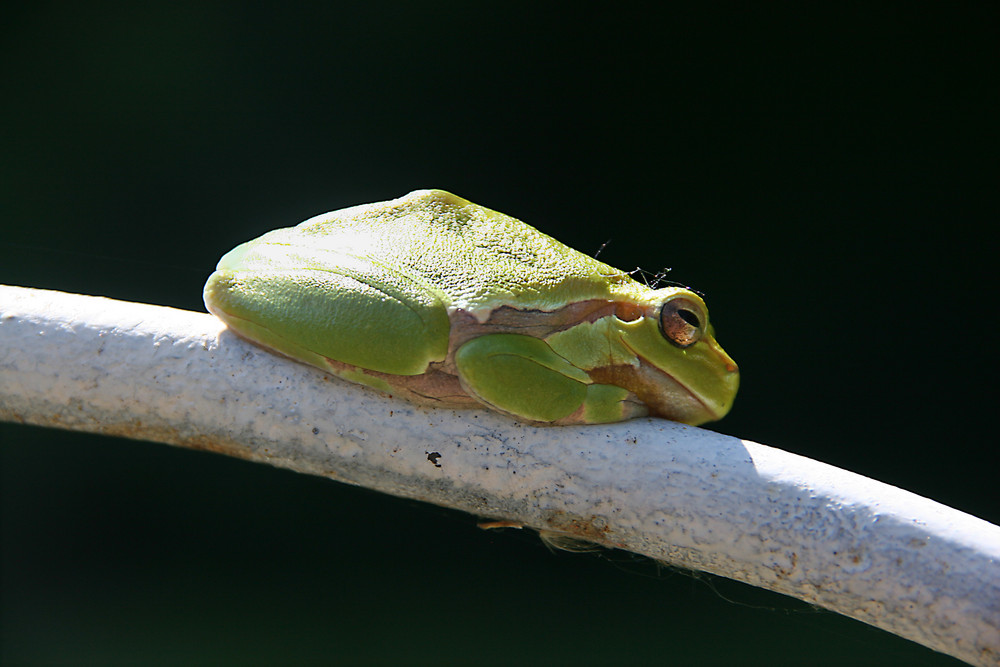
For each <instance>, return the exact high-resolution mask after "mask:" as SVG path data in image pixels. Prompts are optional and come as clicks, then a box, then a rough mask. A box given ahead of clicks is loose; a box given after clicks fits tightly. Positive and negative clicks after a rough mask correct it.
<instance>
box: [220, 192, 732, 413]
mask: <svg viewBox="0 0 1000 667" xmlns="http://www.w3.org/2000/svg"><path fill="white" fill-rule="evenodd" d="M205 304H206V305H207V306H208V310H209V311H210V312H212V313H213V314H215V315H216V316H218V317H219V318H221V319H222V320H223V321H224V322H225V323H226V324H227V325H228V326H229V328H231V329H232V330H233V331H235V332H236V333H237V334H238V335H240V336H242V337H243V338H246V339H249V340H250V341H252V342H254V343H257V344H259V345H262V346H264V347H266V348H268V349H270V350H272V351H275V352H278V353H280V354H282V355H285V356H287V357H290V358H292V359H295V360H297V361H300V362H304V363H306V364H309V365H312V366H315V367H317V368H320V369H322V370H324V371H327V372H329V373H333V374H334V375H338V376H340V377H342V378H345V379H347V380H351V381H353V382H358V383H361V384H364V385H368V386H370V387H374V388H376V389H380V390H382V391H384V392H387V393H390V394H394V395H398V396H402V397H404V398H408V399H410V400H411V401H415V402H417V403H422V404H430V405H435V406H440V407H448V408H464V407H481V406H486V407H489V408H492V409H494V410H498V411H500V412H503V413H506V414H508V415H511V416H513V417H515V418H517V419H520V420H523V421H527V422H532V423H541V424H590V423H602V422H616V421H621V420H625V419H630V418H632V417H638V416H643V415H654V416H659V417H665V418H667V419H672V420H675V421H679V422H684V423H687V424H692V425H697V424H702V423H704V422H707V421H711V420H715V419H720V418H721V417H723V416H724V415H725V414H726V413H727V412H728V411H729V409H730V407H731V406H732V403H733V399H734V397H735V395H736V389H737V386H738V384H739V372H738V370H737V367H736V364H735V363H734V362H733V360H732V359H731V358H730V357H729V356H728V355H727V354H726V353H725V352H724V351H723V350H722V348H721V347H720V346H719V344H718V343H717V342H716V341H715V335H714V331H713V329H712V326H711V325H710V324H709V321H708V311H707V310H706V308H705V303H704V302H703V301H702V299H701V297H699V296H698V295H697V294H695V293H694V292H691V291H689V290H686V289H683V288H680V287H666V288H664V289H652V288H650V287H647V286H646V285H643V284H641V283H639V282H637V281H636V280H633V279H632V277H631V276H630V275H629V274H628V273H626V272H624V271H621V270H619V269H615V268H613V267H611V266H608V265H607V264H604V263H602V262H599V261H597V260H596V259H594V258H592V257H588V256H587V255H584V254H582V253H579V252H577V251H575V250H573V249H572V248H569V247H567V246H565V245H563V244H562V243H559V242H558V241H556V240H555V239H553V238H551V237H549V236H546V235H545V234H542V233H541V232H539V231H538V230H536V229H534V228H532V227H529V226H528V225H526V224H524V223H523V222H521V221H519V220H515V219H514V218H512V217H510V216H507V215H504V214H502V213H498V212H496V211H492V210H490V209H487V208H484V207H482V206H477V205H476V204H473V203H472V202H469V201H466V200H465V199H462V198H460V197H456V196H455V195H453V194H450V193H448V192H444V191H442V190H418V191H416V192H412V193H410V194H408V195H406V196H404V197H400V198H399V199H393V200H391V201H386V202H379V203H375V204H368V205H363V206H355V207H352V208H348V209H344V210H340V211H334V212H332V213H327V214H324V215H320V216H317V217H315V218H312V219H310V220H306V221H305V222H303V223H301V224H300V225H298V226H297V227H290V228H286V229H277V230H275V231H272V232H268V233H267V234H264V235H263V236H261V237H260V238H258V239H255V240H253V241H249V242H247V243H244V244H242V245H240V246H238V247H236V248H235V249H233V250H231V251H230V252H229V253H227V254H226V255H225V256H223V258H222V259H221V260H220V261H219V264H218V267H217V268H216V271H215V273H213V274H212V275H211V277H210V278H209V279H208V283H207V284H206V285H205Z"/></svg>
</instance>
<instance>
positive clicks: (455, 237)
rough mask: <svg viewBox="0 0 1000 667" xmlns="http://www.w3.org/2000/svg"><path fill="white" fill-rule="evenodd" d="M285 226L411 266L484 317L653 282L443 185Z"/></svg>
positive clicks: (454, 302)
mask: <svg viewBox="0 0 1000 667" xmlns="http://www.w3.org/2000/svg"><path fill="white" fill-rule="evenodd" d="M281 231H283V232H287V233H291V234H293V235H294V236H295V237H296V241H297V242H301V243H303V244H308V245H309V246H311V247H313V248H315V249H317V250H321V249H322V250H330V251H335V252H347V253H350V254H351V255H354V256H358V257H364V258H367V259H370V260H372V261H375V262H384V263H385V265H386V266H389V267H397V268H404V267H405V269H406V270H408V271H410V272H412V273H413V274H414V275H415V276H419V277H420V278H421V279H423V280H424V281H426V282H427V284H428V285H429V286H432V287H434V288H437V289H439V290H441V292H442V293H443V295H444V297H445V300H446V302H447V303H448V305H449V309H450V310H456V309H461V310H466V311H469V312H471V313H473V314H475V315H477V316H479V317H485V316H487V315H488V314H489V312H490V311H491V310H492V309H493V308H494V307H496V306H498V305H503V304H516V305H517V306H518V307H520V308H525V309H539V310H554V309H556V308H559V307H560V306H562V305H565V304H566V303H567V302H569V301H579V300H583V299H595V298H598V299H599V298H614V296H615V295H630V294H634V293H635V292H636V291H637V290H639V291H642V290H645V289H646V288H644V287H643V286H641V285H640V284H638V283H636V282H635V281H634V280H632V279H631V278H630V277H629V276H628V274H626V273H624V272H622V271H620V270H619V269H615V268H614V267H611V266H608V265H607V264H604V263H603V262H599V261H597V260H596V259H594V258H592V257H588V256H587V255H584V254H582V253H580V252H577V251H576V250H573V249H572V248H569V247H567V246H565V245H563V244H562V243H560V242H559V241H556V240H555V239H553V238H551V237H550V236H547V235H545V234H543V233H541V232H539V231H538V230H536V229H534V228H533V227H530V226H528V225H526V224H524V223H523V222H521V221H519V220H517V219H515V218H512V217H510V216H508V215H504V214H502V213H498V212H497V211H492V210H490V209H487V208H484V207H482V206H478V205H476V204H473V203H472V202H469V201H467V200H465V199H462V198H461V197H457V196H455V195H453V194H451V193H448V192H444V191H442V190H417V191H415V192H411V193H410V194H408V195H406V196H405V197H400V198H399V199H393V200H390V201H386V202H377V203H374V204H366V205H363V206H355V207H352V208H348V209H343V210H340V211H334V212H332V213H327V214H324V215H321V216H317V217H315V218H312V219H310V220H307V221H305V222H303V223H302V224H300V225H299V226H298V227H295V228H294V229H289V230H281Z"/></svg>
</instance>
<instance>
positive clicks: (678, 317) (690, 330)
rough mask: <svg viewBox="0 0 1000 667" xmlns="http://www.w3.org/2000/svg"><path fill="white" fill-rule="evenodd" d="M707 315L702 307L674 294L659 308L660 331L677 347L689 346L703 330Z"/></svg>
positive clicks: (697, 339) (696, 340)
mask: <svg viewBox="0 0 1000 667" xmlns="http://www.w3.org/2000/svg"><path fill="white" fill-rule="evenodd" d="M706 324H708V317H707V315H706V314H705V310H704V308H702V307H701V305H699V304H697V303H695V302H694V301H692V300H691V299H689V298H687V297H684V296H676V297H674V298H673V299H670V300H669V301H667V302H665V303H664V304H663V307H662V308H661V309H660V331H661V332H663V337H664V338H666V339H667V340H669V341H670V342H671V343H673V344H674V345H676V346H677V347H690V346H691V345H694V344H695V343H697V342H698V341H699V340H701V336H702V334H703V333H704V332H705V325H706Z"/></svg>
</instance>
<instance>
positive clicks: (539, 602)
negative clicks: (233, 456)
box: [0, 2, 1000, 665]
mask: <svg viewBox="0 0 1000 667" xmlns="http://www.w3.org/2000/svg"><path fill="white" fill-rule="evenodd" d="M360 4H361V3H350V4H344V5H340V4H337V3H316V4H303V3H282V4H281V5H279V4H278V3H270V4H268V3H239V4H228V3H141V4H140V3H122V4H103V3H94V2H87V3H56V4H52V3H38V2H35V3H23V4H18V3H5V4H4V6H3V9H2V10H0V99H2V104H0V141H2V143H0V224H2V232H3V234H2V240H0V282H3V283H7V284H15V285H24V286H32V287H44V288H52V289H59V290H65V291H70V292H79V293H85V294H99V295H105V296H111V297H116V298H120V299H127V300H134V301H143V302H149V303H157V304H165V305H170V306H176V307H180V308H187V309H194V310H201V309H202V304H201V286H202V283H203V282H204V279H205V278H206V276H207V275H208V273H210V271H211V270H212V268H213V266H214V264H215V261H216V260H217V259H218V257H219V256H220V255H221V254H222V253H223V252H225V251H226V250H228V249H229V248H230V247H232V246H234V245H236V244H237V243H239V242H242V241H244V240H247V239H249V238H252V237H254V236H257V235H258V234H260V233H262V232H264V231H266V230H268V229H271V228H274V227H279V226H288V225H291V224H294V223H297V222H299V221H300V220H302V219H304V218H306V217H309V216H312V215H314V214H317V213H320V212H323V211H327V210H332V209H336V208H341V207H344V206H349V205H354V204H359V203H365V202H369V201H377V200H381V199H388V198H392V197H397V196H400V195H402V194H404V193H406V192H409V191H410V190H413V189H417V188H423V187H439V188H444V189H447V190H450V191H452V192H455V193H456V194H459V195H461V196H463V197H466V198H468V199H471V200H472V201H475V202H477V203H480V204H483V205H486V206H488V207H490V208H495V209H498V210H501V211H503V212H505V213H509V214H511V215H514V216H515V217H518V218H520V219H522V220H524V221H526V222H528V223H529V224H532V225H534V226H536V227H538V228H540V229H541V230H542V231H545V232H547V233H550V234H552V235H553V236H555V237H557V238H559V239H560V240H562V241H564V242H566V243H568V244H569V245H571V246H573V247H576V248H578V249H580V250H582V251H584V252H594V251H596V250H597V248H598V247H600V246H601V244H602V243H604V242H605V241H607V240H608V239H610V240H611V243H610V245H609V246H608V247H607V248H606V249H605V250H604V251H603V253H602V254H601V259H602V260H604V261H606V262H608V263H611V264H613V265H616V266H619V267H622V268H625V269H631V268H634V267H636V266H641V267H643V268H645V269H648V270H651V271H656V270H658V269H660V268H662V267H665V266H669V267H672V268H673V271H672V272H671V274H670V278H671V279H673V280H676V281H680V282H683V283H685V284H690V285H692V286H694V287H695V288H697V289H699V290H700V291H702V292H704V293H705V295H706V300H707V302H708V304H709V307H710V308H711V312H712V315H713V321H714V323H715V326H716V328H717V331H718V336H719V339H720V341H721V343H722V344H723V346H724V347H725V348H726V350H727V351H728V352H730V354H732V356H733V357H734V358H735V359H736V360H737V361H738V362H739V364H740V367H741V370H742V380H743V384H742V388H741V393H740V396H739V397H738V399H737V401H736V407H735V409H734V410H733V412H732V414H731V415H730V416H729V417H727V418H726V419H725V420H724V421H722V422H720V423H718V424H716V425H713V426H712V427H713V428H716V429H717V430H719V431H721V432H724V433H729V434H733V435H738V436H740V437H744V438H748V439H752V440H757V441H759V442H763V443H767V444H769V445H772V446H776V447H780V448H783V449H787V450H790V451H794V452H797V453H800V454H803V455H805V456H809V457H812V458H816V459H818V460H821V461H825V462H827V463H831V464H834V465H837V466H840V467H843V468H846V469H849V470H852V471H855V472H858V473H861V474H864V475H867V476H870V477H873V478H876V479H879V480H882V481H884V482H888V483H890V484H894V485H897V486H901V487H903V488H906V489H908V490H910V491H913V492H916V493H918V494H921V495H925V496H928V497H930V498H933V499H935V500H937V501H940V502H943V503H945V504H947V505H950V506H952V507H956V508H958V509H961V510H964V511H967V512H970V513H973V514H976V515H977V516H980V517H982V518H985V519H987V520H990V521H993V522H996V521H998V520H1000V507H998V503H997V502H996V495H995V493H996V492H995V487H996V470H997V469H998V460H997V459H998V457H997V454H996V444H995V443H996V438H995V436H993V435H992V434H991V433H990V430H988V426H992V419H991V417H992V413H993V412H994V411H995V405H996V400H995V395H996V391H995V378H996V370H995V352H994V347H995V344H996V336H995V333H994V332H995V328H994V322H995V317H994V315H993V309H994V305H993V303H994V294H995V291H994V289H993V284H992V283H993V281H994V280H995V279H994V278H993V269H994V265H995V263H996V258H995V255H996V252H995V249H996V241H995V234H996V230H995V228H996V220H997V216H996V213H997V210H996V206H995V201H996V193H997V184H998V182H1000V181H998V180H997V173H998V170H997V148H998V142H997V138H998V137H997V118H998V115H997V111H998V109H997V106H996V104H995V102H996V97H995V92H996V89H997V80H998V77H997V74H998V71H997V70H998V67H997V63H998V61H997V58H996V55H995V51H994V49H995V48H996V45H995V41H996V34H997V28H998V25H997V21H996V16H995V13H994V11H995V10H994V9H993V7H991V6H990V4H989V3H982V4H978V5H977V4H960V3H959V4H955V3H951V4H948V5H947V6H946V5H943V4H942V5H938V6H936V7H933V8H931V9H928V8H926V7H924V6H922V5H916V4H899V5H874V6H872V5H867V4H866V5H863V6H862V5H858V6H852V7H851V8H846V9H845V8H844V6H840V7H839V8H838V9H837V10H835V11H830V12H823V11H815V10H811V11H808V12H804V11H803V10H802V9H801V8H798V7H795V6H780V5H770V4H769V5H767V6H766V7H764V8H759V7H757V8H753V9H752V10H750V9H748V8H747V7H746V6H744V5H719V4H715V5H713V8H712V9H706V10H698V11H688V12H677V13H675V12H672V11H667V10H663V9H660V10H657V11H655V12H653V11H648V10H646V9H642V8H636V7H615V8H613V9H602V10H589V9H585V8H584V7H583V6H582V5H571V4H567V5H564V6H560V5H547V4H542V5H538V4H534V3H520V2H510V3H489V4H487V3H457V2H456V3H427V2H420V3H398V4H393V3H387V4H379V3H368V4H366V5H365V7H364V8H361V7H360ZM0 440H2V447H0V457H2V459H0V461H2V515H0V516H2V527H0V528H2V535H0V538H2V558H3V560H2V581H0V583H2V588H0V613H2V615H0V640H2V649H0V651H2V652H0V657H2V660H3V662H4V663H5V664H26V665H27V664H59V663H62V664H128V663H133V664H334V663H345V664H570V663H572V664H723V665H732V664H770V665H776V664H813V665H818V664H852V665H857V664H882V665H886V664H906V665H945V664H957V663H956V661H954V660H952V659H950V658H947V657H945V656H941V655H938V654H934V653H933V652H931V651H929V650H927V649H923V648H921V647H919V646H917V645H915V644H912V643H909V642H907V641H904V640H901V639H898V638H895V637H893V636H891V635H888V634H886V633H883V632H880V631H877V630H874V629H871V628H869V627H867V626H864V625H862V624H859V623H856V622H853V621H849V620H847V619H844V618H842V617H839V616H837V615H834V614H831V613H827V612H818V611H816V610H813V609H811V608H809V607H808V606H806V605H803V604H800V603H798V602H796V601H793V600H790V599H787V598H783V597H781V596H777V595H772V594H769V593H766V592H763V591H758V590H755V589H752V588H749V587H746V586H742V585H739V584H736V583H733V582H729V581H726V580H722V579H718V578H706V577H692V576H688V575H686V574H682V573H677V572H673V571H660V570H658V569H657V568H656V567H655V566H654V565H653V564H651V563H649V562H646V561H642V560H637V559H633V558H631V557H629V556H628V555H627V554H618V553H609V554H605V555H602V556H593V555H568V554H552V553H550V552H549V551H547V550H546V549H545V548H544V547H543V546H541V545H540V544H539V543H538V542H537V540H536V538H534V537H532V536H531V535H528V534H522V533H515V532H508V533H497V532H491V533H486V532H482V531H479V530H477V529H476V528H475V527H474V524H475V520H474V518H472V517H468V516H465V515H462V514H458V513H453V512H449V511H446V510H441V509H438V508H434V507H429V506H425V505H420V504H417V503H412V502H409V501H402V500H398V499H394V498H390V497H385V496H380V495H378V494H375V493H372V492H368V491H365V490H361V489H354V488H349V487H345V486H341V485H338V484H335V483H333V482H329V481H325V480H321V479H315V478H310V477H306V476H302V475H295V474H293V473H289V472H285V471H281V470H277V469H268V468H265V467H262V466H256V465H252V464H248V463H245V462H241V461H237V460H229V459H225V458H222V457H218V456H215V455H211V454H202V453H195V452H189V451H182V450H175V449H172V448H168V447H163V446H158V445H150V444H145V443H138V442H128V441H120V440H116V439H111V438H100V437H95V436H89V435H85V434H76V433H64V432H58V431H49V430H43V429H37V428H28V427H20V426H14V425H2V426H0Z"/></svg>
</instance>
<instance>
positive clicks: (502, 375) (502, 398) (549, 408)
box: [455, 334, 648, 424]
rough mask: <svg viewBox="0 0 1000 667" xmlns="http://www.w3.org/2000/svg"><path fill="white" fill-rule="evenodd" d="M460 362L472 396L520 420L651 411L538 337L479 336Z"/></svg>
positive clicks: (612, 417) (579, 420) (604, 417)
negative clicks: (595, 376)
mask: <svg viewBox="0 0 1000 667" xmlns="http://www.w3.org/2000/svg"><path fill="white" fill-rule="evenodd" d="M455 365H456V366H457V368H458V374H459V380H460V381H461V383H462V386H463V387H464V388H465V390H466V391H467V392H469V394H470V395H471V396H473V397H475V398H476V399H477V400H479V401H480V402H482V403H484V404H486V405H488V406H490V407H492V408H495V409H497V410H500V411H502V412H506V413H508V414H511V415H513V416H515V417H517V418H519V419H525V420H530V421H537V422H548V423H553V424H598V423H606V422H617V421H622V420H624V419H630V418H632V417H641V416H643V415H645V414H647V413H648V410H647V408H646V406H645V405H644V404H643V403H641V402H639V401H638V400H637V399H636V398H635V396H634V395H633V394H632V393H631V392H629V391H628V390H627V389H622V388H621V387H617V386H615V385H610V384H596V383H594V382H593V381H592V380H591V379H590V376H589V375H588V374H587V372H586V371H584V370H582V369H580V368H577V367H576V366H574V365H573V364H571V363H570V362H569V361H567V360H566V359H565V358H564V357H561V356H560V355H558V354H556V353H555V352H554V351H553V350H552V348H551V347H549V345H548V343H546V342H545V341H544V340H541V339H539V338H534V337H532V336H525V335H522V334H489V335H486V336H480V337H478V338H473V339H472V340H470V341H469V342H467V343H465V344H464V345H462V347H460V348H459V349H458V351H457V352H456V353H455Z"/></svg>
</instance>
